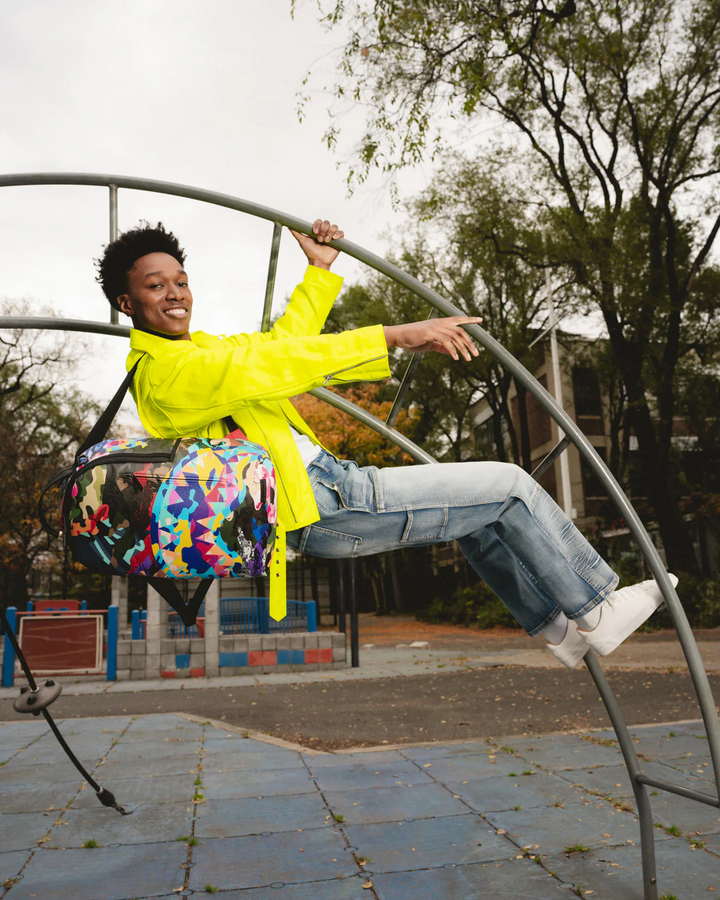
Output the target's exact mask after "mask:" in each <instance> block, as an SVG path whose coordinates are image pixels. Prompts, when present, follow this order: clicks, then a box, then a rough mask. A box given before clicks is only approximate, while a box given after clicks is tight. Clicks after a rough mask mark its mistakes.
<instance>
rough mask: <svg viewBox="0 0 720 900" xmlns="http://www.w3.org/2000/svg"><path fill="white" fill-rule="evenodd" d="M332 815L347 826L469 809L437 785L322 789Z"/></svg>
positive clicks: (451, 813) (416, 817)
mask: <svg viewBox="0 0 720 900" xmlns="http://www.w3.org/2000/svg"><path fill="white" fill-rule="evenodd" d="M324 794H325V799H326V801H327V803H328V805H329V806H330V809H331V811H332V813H333V814H334V815H342V816H343V817H344V821H345V822H346V823H347V824H348V825H369V824H371V823H373V822H399V821H401V820H405V819H425V818H430V817H432V816H457V815H461V814H462V813H466V812H467V811H468V809H467V807H466V806H465V805H464V804H463V803H461V802H460V800H458V799H456V798H454V797H452V796H451V795H450V794H449V793H448V791H446V790H445V788H444V787H442V786H441V785H439V784H423V785H418V786H417V787H411V788H410V787H390V788H371V789H369V790H366V791H324Z"/></svg>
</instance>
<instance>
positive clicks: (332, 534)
mask: <svg viewBox="0 0 720 900" xmlns="http://www.w3.org/2000/svg"><path fill="white" fill-rule="evenodd" d="M298 550H300V552H301V553H309V554H310V555H311V556H319V557H321V558H322V559H347V558H348V557H350V556H360V553H361V550H362V538H361V537H357V536H356V535H354V534H343V533H342V532H340V531H333V530H332V529H331V528H324V527H323V526H322V525H308V526H307V528H305V529H304V531H303V534H302V539H301V540H300V545H299V547H298Z"/></svg>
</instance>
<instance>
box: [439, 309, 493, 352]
mask: <svg viewBox="0 0 720 900" xmlns="http://www.w3.org/2000/svg"><path fill="white" fill-rule="evenodd" d="M480 322H482V319H481V318H480V317H479V316H451V317H450V318H447V319H435V320H434V323H433V324H437V328H438V330H439V332H440V334H438V335H436V340H439V341H440V343H441V345H442V348H443V349H442V350H440V352H441V353H448V354H449V355H450V356H452V358H453V359H454V360H456V361H457V360H458V359H459V355H458V354H462V357H463V359H464V360H465V362H471V361H472V358H473V357H474V356H479V355H480V351H479V350H478V348H477V347H476V346H475V343H474V341H473V339H472V338H471V337H470V335H469V334H468V333H467V332H466V331H465V329H464V328H463V327H462V326H463V325H476V324H479V323H480ZM440 335H442V338H441V336H440Z"/></svg>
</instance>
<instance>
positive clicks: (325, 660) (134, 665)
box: [117, 606, 348, 681]
mask: <svg viewBox="0 0 720 900" xmlns="http://www.w3.org/2000/svg"><path fill="white" fill-rule="evenodd" d="M206 611H207V606H206ZM205 623H206V625H205V627H206V630H205V640H203V639H200V638H162V639H161V640H159V641H157V643H156V644H153V643H151V642H150V641H132V640H120V641H118V661H117V677H118V681H127V680H137V679H142V678H157V677H158V675H159V676H160V677H162V678H202V677H203V676H208V677H215V676H217V675H250V674H255V675H258V674H267V673H270V672H289V671H292V670H302V671H305V672H308V671H318V670H321V669H344V668H347V665H348V663H347V655H346V650H345V635H344V634H338V633H334V632H316V633H312V634H311V633H307V632H306V633H297V634H278V635H268V634H262V635H261V634H250V635H247V634H246V635H227V636H224V635H219V634H218V635H217V639H216V641H215V642H210V644H209V643H208V628H207V612H206V619H205ZM213 644H214V646H213ZM214 647H217V649H214Z"/></svg>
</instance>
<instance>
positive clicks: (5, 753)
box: [0, 747, 23, 765]
mask: <svg viewBox="0 0 720 900" xmlns="http://www.w3.org/2000/svg"><path fill="white" fill-rule="evenodd" d="M22 751H23V747H0V765H4V764H5V763H6V762H7V761H8V760H9V759H12V758H13V756H16V755H17V754H18V753H22Z"/></svg>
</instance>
